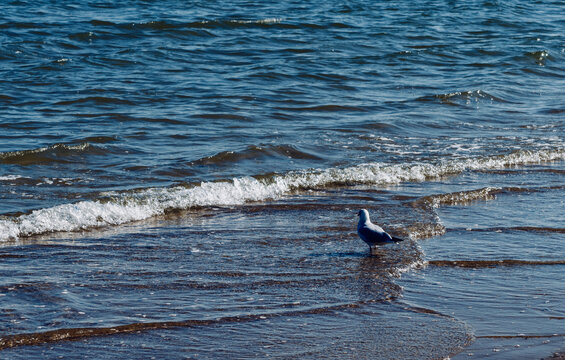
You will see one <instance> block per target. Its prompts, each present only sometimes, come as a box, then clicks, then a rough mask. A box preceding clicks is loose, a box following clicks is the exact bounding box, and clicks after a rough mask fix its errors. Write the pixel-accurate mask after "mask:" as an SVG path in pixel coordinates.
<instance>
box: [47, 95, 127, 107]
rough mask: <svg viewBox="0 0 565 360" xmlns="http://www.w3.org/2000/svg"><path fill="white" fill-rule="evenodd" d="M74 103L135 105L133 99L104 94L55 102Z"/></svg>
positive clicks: (58, 103) (60, 103)
mask: <svg viewBox="0 0 565 360" xmlns="http://www.w3.org/2000/svg"><path fill="white" fill-rule="evenodd" d="M74 104H96V105H111V104H123V105H134V103H133V102H132V101H129V100H126V99H118V98H112V97H104V96H87V97H84V98H79V99H75V100H65V101H58V102H56V103H55V105H74Z"/></svg>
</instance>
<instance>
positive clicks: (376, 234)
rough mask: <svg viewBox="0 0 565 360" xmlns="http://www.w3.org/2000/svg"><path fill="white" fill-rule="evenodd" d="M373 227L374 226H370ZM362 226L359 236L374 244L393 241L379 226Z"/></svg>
mask: <svg viewBox="0 0 565 360" xmlns="http://www.w3.org/2000/svg"><path fill="white" fill-rule="evenodd" d="M368 225H372V224H368ZM368 225H365V226H362V227H360V228H359V229H357V230H358V232H359V235H360V236H361V237H362V238H363V239H364V240H365V241H369V242H372V243H379V242H388V241H392V237H391V236H390V235H389V234H387V233H386V232H385V231H384V230H383V229H381V228H380V227H378V226H368Z"/></svg>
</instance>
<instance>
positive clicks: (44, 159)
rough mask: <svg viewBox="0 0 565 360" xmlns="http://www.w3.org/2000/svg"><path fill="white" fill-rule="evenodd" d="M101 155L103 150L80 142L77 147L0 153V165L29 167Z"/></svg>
mask: <svg viewBox="0 0 565 360" xmlns="http://www.w3.org/2000/svg"><path fill="white" fill-rule="evenodd" d="M89 153H90V154H103V153H104V150H103V149H101V148H97V147H95V146H93V145H91V144H90V143H88V142H82V143H80V144H77V145H67V144H55V145H51V146H48V147H42V148H38V149H31V150H18V151H8V152H3V153H0V163H3V164H14V165H31V164H43V163H56V162H59V163H64V162H69V161H71V160H70V159H69V157H71V156H76V155H82V154H89Z"/></svg>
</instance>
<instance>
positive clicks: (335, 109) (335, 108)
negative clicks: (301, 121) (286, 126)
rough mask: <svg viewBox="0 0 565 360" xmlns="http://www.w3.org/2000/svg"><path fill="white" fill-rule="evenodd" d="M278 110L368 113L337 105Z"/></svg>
mask: <svg viewBox="0 0 565 360" xmlns="http://www.w3.org/2000/svg"><path fill="white" fill-rule="evenodd" d="M276 109H277V110H286V111H315V112H342V111H355V112H357V111H360V112H365V111H367V110H366V109H364V108H362V107H358V106H347V105H335V104H329V105H320V106H310V107H276Z"/></svg>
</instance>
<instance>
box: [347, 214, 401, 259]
mask: <svg viewBox="0 0 565 360" xmlns="http://www.w3.org/2000/svg"><path fill="white" fill-rule="evenodd" d="M357 216H359V223H358V224H357V234H359V237H360V238H361V240H363V241H364V242H366V243H367V245H369V248H371V254H375V253H376V249H377V245H384V244H391V243H397V242H399V241H404V239H400V238H397V237H394V236H390V235H389V234H388V233H387V232H386V231H384V230H383V228H382V227H380V226H379V225H375V224H373V223H372V222H371V219H370V218H369V212H368V211H367V210H365V209H361V210H360V211H359V213H358V214H357Z"/></svg>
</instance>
